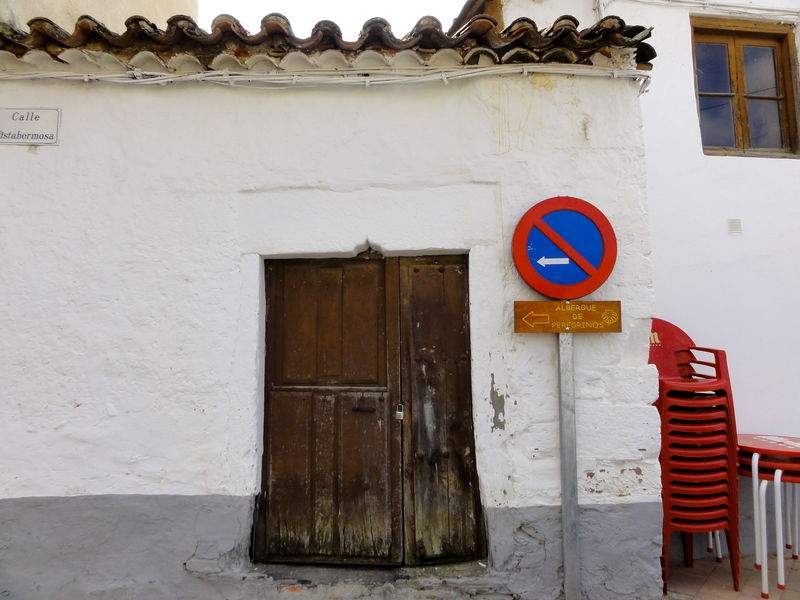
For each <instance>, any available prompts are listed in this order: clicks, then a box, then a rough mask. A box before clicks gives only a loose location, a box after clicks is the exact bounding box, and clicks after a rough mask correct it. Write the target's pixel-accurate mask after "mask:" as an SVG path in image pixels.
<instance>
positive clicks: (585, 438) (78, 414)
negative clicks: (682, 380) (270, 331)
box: [0, 74, 660, 506]
mask: <svg viewBox="0 0 800 600" xmlns="http://www.w3.org/2000/svg"><path fill="white" fill-rule="evenodd" d="M2 93H3V96H4V97H5V98H9V99H13V103H14V105H16V106H28V105H30V106H40V105H41V104H42V98H47V104H48V105H49V106H53V107H59V108H61V109H62V111H63V114H62V131H61V143H60V145H59V146H58V147H40V148H28V147H24V146H16V147H14V146H3V147H0V172H1V173H2V180H3V192H2V199H1V200H0V202H1V203H2V219H1V220H0V250H1V251H2V255H3V257H4V259H3V261H1V262H0V289H2V290H3V293H2V295H0V322H2V324H3V325H2V329H3V332H4V333H3V336H0V389H1V390H3V397H4V401H3V402H2V403H0V423H2V425H0V430H1V431H2V438H3V440H4V448H5V450H4V452H3V453H1V454H0V496H4V497H12V496H36V495H76V494H100V493H118V494H126V493H137V494H150V493H153V494H208V493H224V494H252V493H253V492H255V491H256V490H257V489H258V485H259V482H258V477H259V469H260V451H261V441H260V440H261V419H262V404H263V395H262V385H263V383H262V382H263V373H262V371H261V369H262V368H263V352H264V348H263V338H264V336H263V327H264V325H263V316H264V315H263V313H264V310H263V306H264V305H263V283H262V281H263V280H262V268H263V267H262V258H263V257H281V256H282V257H289V256H301V255H303V256H351V255H353V254H355V253H357V252H358V251H360V250H361V249H363V248H364V247H365V246H366V244H368V243H369V244H372V245H373V246H374V247H376V248H379V249H381V250H382V251H384V252H385V253H386V254H389V255H391V254H426V253H440V252H469V268H470V295H471V309H470V311H471V313H470V314H471V327H472V356H473V365H472V377H473V404H474V418H475V432H476V450H477V459H478V469H479V476H480V480H481V488H482V498H483V502H484V503H485V504H486V505H489V506H530V505H538V504H557V503H558V502H559V468H558V439H557V437H558V426H557V385H556V371H557V368H556V347H555V336H549V335H548V336H538V335H529V336H520V335H515V334H513V333H512V330H513V301H514V300H519V299H535V298H537V296H536V294H535V293H533V292H532V291H531V290H530V289H528V288H527V287H526V286H525V285H524V284H523V283H522V281H521V280H520V279H519V277H518V276H517V274H516V272H515V270H514V267H513V265H512V263H511V256H510V240H511V235H512V232H513V229H514V226H515V224H516V221H517V219H518V218H519V217H520V216H521V215H522V214H523V213H524V211H525V210H527V209H528V208H529V207H530V206H531V205H533V204H534V203H536V202H538V201H539V200H542V199H544V198H548V197H550V196H554V195H575V196H579V197H582V198H585V199H587V200H589V201H591V202H592V203H594V204H596V205H597V206H598V207H600V208H601V209H602V210H604V211H605V212H606V214H607V215H608V216H609V218H610V220H611V222H612V224H613V225H614V227H615V229H616V233H617V237H618V240H619V258H618V260H617V266H616V269H615V271H614V273H613V274H612V276H611V278H610V279H609V280H608V281H607V282H606V284H605V285H604V286H603V287H602V288H600V290H598V291H597V292H596V293H594V294H593V295H592V296H591V297H594V298H598V299H619V300H622V302H623V311H624V312H623V326H624V332H623V333H622V334H617V335H583V336H578V338H577V340H576V344H575V346H576V350H575V352H576V359H575V360H576V365H577V374H576V389H577V394H578V440H579V455H580V464H579V477H580V485H579V489H580V494H581V501H582V502H587V503H593V502H595V503H617V502H630V501H657V500H658V499H659V493H660V484H659V470H658V459H657V457H658V448H659V439H658V430H659V426H658V415H657V413H656V411H655V409H653V408H652V407H651V406H650V405H649V403H650V402H651V401H653V400H654V398H655V395H656V393H657V388H656V385H655V372H654V370H652V369H651V368H650V367H648V366H647V365H646V364H645V363H646V360H647V344H648V331H649V317H650V315H651V314H652V312H653V301H654V299H653V291H652V285H651V267H650V246H649V241H648V233H647V224H648V221H647V209H646V201H645V178H644V153H643V146H642V138H641V121H640V117H639V108H638V103H639V98H638V86H637V84H635V83H634V82H632V81H629V80H620V79H618V80H613V79H605V78H587V77H576V76H545V75H539V74H537V75H532V76H529V77H525V78H523V77H504V78H499V77H497V78H487V79H481V80H470V81H467V82H462V83H451V84H450V85H447V86H444V85H441V84H434V85H427V84H426V85H424V86H404V87H388V88H381V89H377V88H370V89H345V90H341V89H329V90H325V91H321V90H294V91H279V92H265V91H258V90H250V89H236V90H233V89H221V88H218V87H211V86H208V87H199V86H197V85H191V84H190V85H180V86H172V87H166V88H164V87H159V88H158V89H153V88H134V87H131V86H118V87H114V86H111V85H102V84H67V83H52V84H46V83H45V84H42V83H30V82H28V83H4V84H2ZM492 381H494V386H495V394H499V395H502V396H503V397H504V404H505V410H504V414H502V415H499V414H495V412H494V410H493V407H492V402H491V396H492ZM495 399H497V397H495ZM500 417H502V419H503V420H504V428H494V429H493V428H492V423H493V420H495V419H496V418H500Z"/></svg>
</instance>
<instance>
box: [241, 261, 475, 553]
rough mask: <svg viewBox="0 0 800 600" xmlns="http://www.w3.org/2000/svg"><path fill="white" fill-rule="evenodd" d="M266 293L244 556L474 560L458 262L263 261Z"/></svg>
mask: <svg viewBox="0 0 800 600" xmlns="http://www.w3.org/2000/svg"><path fill="white" fill-rule="evenodd" d="M267 290H268V307H267V381H266V389H265V395H266V398H265V402H266V410H265V427H264V450H265V452H264V465H263V474H262V489H263V491H262V493H261V494H260V495H259V496H258V497H257V500H256V522H255V528H254V538H255V539H254V545H253V557H254V559H255V560H257V561H275V562H330V563H365V564H385V565H397V564H401V563H402V562H405V563H406V564H421V563H431V562H442V561H450V560H463V559H469V558H474V557H478V556H482V555H484V549H483V548H484V540H483V535H482V534H483V530H482V528H481V527H480V526H479V523H480V522H481V520H480V502H479V499H478V486H477V475H476V470H475V460H474V456H475V451H474V441H473V431H472V407H471V389H470V356H469V317H468V315H469V303H468V295H467V264H466V257H422V258H409V259H406V258H403V259H397V258H390V259H383V258H381V257H380V256H378V255H376V254H373V253H367V254H365V255H362V256H359V257H357V258H355V259H347V260H343V259H336V260H333V259H332V260H284V261H268V262H267ZM401 338H402V339H401ZM401 355H402V359H401ZM401 368H402V375H401ZM401 382H402V394H401ZM401 403H402V404H403V406H404V418H403V419H402V420H398V419H396V418H394V416H395V415H394V413H395V409H396V408H397V406H398V405H399V404H401Z"/></svg>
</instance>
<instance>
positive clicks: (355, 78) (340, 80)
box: [0, 63, 650, 93]
mask: <svg viewBox="0 0 800 600" xmlns="http://www.w3.org/2000/svg"><path fill="white" fill-rule="evenodd" d="M532 73H543V74H552V75H570V76H580V77H610V78H614V79H632V80H635V81H638V82H639V84H640V93H643V92H644V91H645V90H646V89H647V85H648V83H649V80H650V73H648V72H647V71H640V70H637V69H614V68H611V67H596V66H590V65H564V64H536V63H534V64H525V65H519V64H515V65H491V66H462V67H453V68H446V69H405V70H403V69H400V70H391V71H387V70H385V69H384V70H358V71H355V70H352V71H344V70H343V71H323V70H316V71H296V72H286V73H238V72H237V73H234V72H229V71H203V72H200V73H158V72H147V71H140V70H130V71H127V72H125V73H107V74H106V73H90V74H84V73H69V72H58V71H57V72H28V73H12V72H9V71H6V72H0V81H38V80H48V81H53V80H55V81H83V82H86V83H90V82H104V83H118V84H129V85H168V84H174V83H190V82H205V83H213V84H216V85H224V86H233V87H235V86H247V87H254V88H260V89H290V88H296V87H322V86H337V85H341V86H350V87H354V86H355V87H372V86H383V85H410V84H419V83H430V82H438V83H442V84H445V85H446V84H448V83H449V82H451V81H459V80H462V79H471V78H474V77H488V76H500V75H529V74H532Z"/></svg>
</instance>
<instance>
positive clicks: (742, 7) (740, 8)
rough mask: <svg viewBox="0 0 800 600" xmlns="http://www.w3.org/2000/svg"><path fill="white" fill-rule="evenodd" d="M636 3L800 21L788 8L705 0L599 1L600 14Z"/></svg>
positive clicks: (793, 10) (798, 15)
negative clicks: (616, 4)
mask: <svg viewBox="0 0 800 600" xmlns="http://www.w3.org/2000/svg"><path fill="white" fill-rule="evenodd" d="M618 1H622V2H634V3H638V4H649V5H651V6H674V7H684V8H702V9H704V10H707V11H710V12H715V13H719V14H724V15H732V16H734V15H735V16H742V17H758V16H764V17H771V18H773V19H779V20H780V19H786V20H787V21H788V22H790V23H797V22H798V21H800V10H797V9H791V8H787V7H776V6H763V5H756V4H736V3H731V2H710V1H704V0H598V5H599V7H600V8H599V10H600V12H605V10H606V9H607V8H608V7H609V6H611V5H612V4H614V3H615V2H618Z"/></svg>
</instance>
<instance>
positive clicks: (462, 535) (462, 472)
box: [400, 257, 483, 563]
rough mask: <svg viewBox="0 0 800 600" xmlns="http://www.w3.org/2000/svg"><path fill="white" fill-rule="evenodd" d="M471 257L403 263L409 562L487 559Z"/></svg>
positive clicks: (403, 361)
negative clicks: (478, 461)
mask: <svg viewBox="0 0 800 600" xmlns="http://www.w3.org/2000/svg"><path fill="white" fill-rule="evenodd" d="M465 258H466V257H420V258H412V259H402V260H401V263H400V273H401V283H400V294H401V321H402V329H401V332H402V334H401V338H402V372H403V402H404V404H405V405H408V406H409V407H410V409H411V410H410V413H411V419H410V420H408V421H407V423H406V425H405V430H404V438H405V441H404V458H405V482H406V483H405V485H406V493H405V495H404V496H405V500H404V501H405V510H406V519H405V527H406V561H407V562H409V563H413V562H435V561H441V560H457V559H466V558H471V557H476V556H479V555H481V554H482V545H483V540H482V529H481V527H480V526H479V523H480V518H479V511H480V504H479V501H478V488H477V472H476V468H475V452H474V438H473V430H472V402H471V388H470V355H469V299H468V288H467V282H468V278H467V265H466V260H465Z"/></svg>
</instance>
